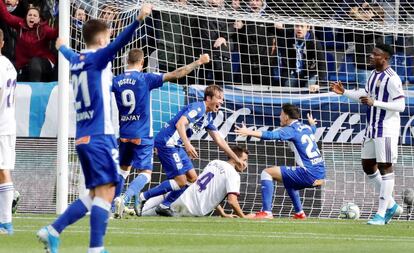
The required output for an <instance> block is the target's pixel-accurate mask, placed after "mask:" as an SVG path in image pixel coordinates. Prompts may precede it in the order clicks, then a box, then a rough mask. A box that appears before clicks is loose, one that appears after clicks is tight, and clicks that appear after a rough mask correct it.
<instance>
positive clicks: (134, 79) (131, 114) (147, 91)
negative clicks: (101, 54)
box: [112, 70, 163, 144]
mask: <svg viewBox="0 0 414 253" xmlns="http://www.w3.org/2000/svg"><path fill="white" fill-rule="evenodd" d="M162 84H163V75H157V74H152V73H141V72H139V71H137V70H126V71H125V73H123V74H121V75H119V76H116V77H115V78H114V79H113V85H112V91H113V92H114V94H115V98H116V103H117V106H118V110H119V136H120V137H121V138H140V139H141V140H142V141H143V142H146V141H148V142H151V143H152V138H151V137H153V128H152V114H151V90H153V89H156V88H159V87H161V86H162ZM148 138H151V141H150V140H149V139H148ZM148 144H150V143H148Z"/></svg>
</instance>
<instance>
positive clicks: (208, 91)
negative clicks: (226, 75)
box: [204, 84, 223, 101]
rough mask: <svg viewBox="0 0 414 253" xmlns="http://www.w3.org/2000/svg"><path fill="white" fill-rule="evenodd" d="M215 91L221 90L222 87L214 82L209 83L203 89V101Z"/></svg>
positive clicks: (213, 94) (214, 93) (212, 95)
mask: <svg viewBox="0 0 414 253" xmlns="http://www.w3.org/2000/svg"><path fill="white" fill-rule="evenodd" d="M217 92H223V89H222V88H221V87H220V86H218V85H215V84H212V85H209V86H208V87H207V88H206V90H205V91H204V101H206V100H207V97H211V98H212V97H214V96H215V95H216V93H217Z"/></svg>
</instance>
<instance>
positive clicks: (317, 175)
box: [235, 104, 325, 219]
mask: <svg viewBox="0 0 414 253" xmlns="http://www.w3.org/2000/svg"><path fill="white" fill-rule="evenodd" d="M299 118H300V112H299V109H298V108H297V107H296V106H295V105H292V104H283V106H282V111H281V113H280V125H281V128H278V129H276V130H274V131H263V132H262V131H253V130H250V129H248V128H246V126H245V125H244V124H243V126H242V127H237V126H236V130H235V131H236V133H237V134H239V135H242V136H253V137H256V138H260V139H262V140H281V141H289V146H290V148H291V149H292V151H293V152H294V153H295V162H296V166H280V167H279V166H273V167H270V168H267V169H264V170H263V171H262V174H261V184H262V204H263V206H262V211H260V212H258V213H256V214H255V216H253V217H254V218H258V219H272V218H273V215H272V199H273V191H274V184H273V180H276V181H277V182H279V183H283V185H284V186H285V189H286V191H287V192H288V194H289V196H290V198H291V199H292V203H293V206H294V208H295V215H294V216H293V218H295V219H305V218H306V215H305V213H304V212H303V208H302V203H301V201H300V196H299V191H298V190H301V189H304V188H311V187H315V186H319V185H321V184H322V183H323V179H324V178H325V162H324V160H323V157H322V155H321V152H320V151H319V149H318V145H317V143H316V141H315V136H314V133H315V132H316V126H315V124H316V120H315V119H313V117H312V115H310V114H308V121H309V124H310V126H309V125H306V124H303V123H302V122H300V121H299V120H298V119H299Z"/></svg>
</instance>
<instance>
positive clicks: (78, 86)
mask: <svg viewBox="0 0 414 253" xmlns="http://www.w3.org/2000/svg"><path fill="white" fill-rule="evenodd" d="M151 10H152V6H151V5H150V4H144V5H142V7H141V10H140V12H139V14H138V15H137V19H136V20H135V21H134V22H133V23H132V24H131V25H129V26H128V27H127V28H126V29H125V30H124V31H123V32H122V33H121V34H119V36H118V37H117V38H116V39H115V40H114V41H113V42H112V43H109V42H110V29H109V28H108V26H107V24H105V23H104V22H102V21H100V20H89V21H88V22H86V23H85V24H84V26H83V37H84V41H85V43H86V47H87V49H86V50H83V51H82V52H81V53H80V54H77V53H74V52H73V51H72V50H70V49H69V48H67V47H66V46H64V45H62V43H61V41H60V40H58V41H57V43H56V48H58V50H59V51H60V52H61V53H62V54H63V55H64V56H65V58H66V59H67V60H69V62H70V69H71V74H72V84H73V88H74V97H75V109H76V151H77V152H78V156H79V160H80V162H81V165H82V170H83V174H84V176H85V184H86V188H88V189H89V190H90V191H89V195H87V196H83V197H80V198H79V199H78V200H76V201H75V202H73V203H72V204H71V205H70V206H69V207H68V208H67V209H66V211H65V212H64V213H63V214H62V215H61V216H60V217H59V218H58V219H57V220H56V221H55V222H53V223H52V224H51V225H49V226H46V227H44V228H42V229H40V230H39V231H38V232H37V236H38V238H39V240H40V241H41V242H42V243H43V244H44V245H45V249H46V252H51V253H56V252H58V247H59V241H60V239H59V235H60V233H61V232H62V231H63V230H64V229H65V228H66V227H67V226H68V225H70V224H72V223H74V222H76V221H78V220H79V219H81V218H82V217H84V216H85V214H86V213H87V212H88V211H90V241H89V250H88V253H98V252H99V253H102V252H107V251H106V250H105V249H104V245H103V244H104V243H103V240H104V236H105V232H106V227H107V224H108V218H109V211H110V208H111V202H112V199H113V197H114V192H115V185H116V184H117V183H118V172H117V169H118V168H119V162H118V149H117V145H116V140H115V136H114V129H113V126H112V122H111V87H112V70H111V67H112V66H111V61H112V60H113V58H114V56H115V55H116V53H117V52H118V51H119V50H120V49H121V48H122V47H124V46H125V45H126V44H127V43H128V42H129V41H130V40H131V39H132V37H133V35H134V34H135V30H136V29H137V28H138V26H139V21H142V20H144V18H145V17H146V16H148V15H149V14H150V13H151Z"/></svg>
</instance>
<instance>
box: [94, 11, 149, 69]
mask: <svg viewBox="0 0 414 253" xmlns="http://www.w3.org/2000/svg"><path fill="white" fill-rule="evenodd" d="M151 11H152V5H151V4H143V5H142V7H141V10H140V12H139V14H138V16H137V19H136V20H135V21H134V22H132V24H130V25H129V26H128V27H127V28H126V29H125V30H123V31H122V32H121V33H120V34H119V35H118V37H116V39H115V40H114V41H113V42H111V43H110V44H109V45H108V46H107V47H105V48H103V49H101V50H99V51H98V52H99V53H98V52H97V53H98V59H97V63H101V67H105V66H106V64H107V63H108V62H109V61H111V60H112V57H113V56H114V55H115V54H116V53H117V52H118V51H119V50H121V48H123V47H124V46H125V45H126V44H128V42H129V41H130V40H131V39H132V36H134V34H135V30H136V29H137V28H138V26H139V22H140V21H142V20H144V19H145V18H146V17H147V16H149V15H150V14H151Z"/></svg>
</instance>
